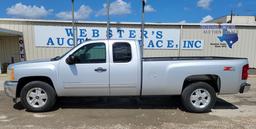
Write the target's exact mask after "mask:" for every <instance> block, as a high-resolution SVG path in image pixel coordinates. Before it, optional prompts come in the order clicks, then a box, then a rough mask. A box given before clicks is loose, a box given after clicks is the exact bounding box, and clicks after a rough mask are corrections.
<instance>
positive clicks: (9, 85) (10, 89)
mask: <svg viewBox="0 0 256 129" xmlns="http://www.w3.org/2000/svg"><path fill="white" fill-rule="evenodd" d="M17 85H18V82H16V81H6V82H4V91H5V94H6V95H7V96H9V97H11V98H13V99H16V88H17Z"/></svg>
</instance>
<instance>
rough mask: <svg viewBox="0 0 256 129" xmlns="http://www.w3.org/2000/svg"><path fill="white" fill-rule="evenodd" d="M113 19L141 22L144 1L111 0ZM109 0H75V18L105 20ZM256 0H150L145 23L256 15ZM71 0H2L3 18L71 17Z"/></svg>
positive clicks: (64, 18)
mask: <svg viewBox="0 0 256 129" xmlns="http://www.w3.org/2000/svg"><path fill="white" fill-rule="evenodd" d="M110 1H111V8H110V14H111V21H117V22H129V21H132V22H138V21H140V16H141V0H110ZM105 3H106V0H75V11H76V18H77V19H78V20H86V21H106V19H107V17H106V8H105V6H104V4H105ZM255 7H256V0H147V6H146V9H145V10H146V14H145V21H146V22H203V21H207V20H211V19H212V18H218V17H221V16H224V15H229V14H230V11H231V10H233V11H234V13H235V14H237V15H256V8H255ZM70 11H71V0H1V4H0V17H1V18H28V19H58V20H69V19H70V18H71V13H70Z"/></svg>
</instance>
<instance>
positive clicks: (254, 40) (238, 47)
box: [0, 20, 256, 67]
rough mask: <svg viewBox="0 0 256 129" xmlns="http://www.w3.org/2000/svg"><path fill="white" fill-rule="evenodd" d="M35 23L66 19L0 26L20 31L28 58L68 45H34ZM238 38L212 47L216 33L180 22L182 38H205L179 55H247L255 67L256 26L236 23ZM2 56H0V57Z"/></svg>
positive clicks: (170, 52) (161, 52) (148, 52)
mask: <svg viewBox="0 0 256 129" xmlns="http://www.w3.org/2000/svg"><path fill="white" fill-rule="evenodd" d="M34 25H50V26H67V25H71V24H68V23H55V22H47V23H45V22H38V21H37V22H32V21H29V22H28V21H17V22H16V21H1V20H0V28H5V29H9V30H15V31H19V32H23V37H24V43H25V49H26V58H27V59H28V60H31V59H37V58H50V57H54V56H57V55H62V54H63V53H65V52H66V51H68V50H69V49H70V48H46V47H35V43H34ZM79 26H94V27H99V26H101V27H102V26H105V25H104V24H81V23H80V24H79ZM111 26H112V27H132V28H139V27H140V26H139V25H132V24H130V25H117V24H115V25H111ZM146 28H165V29H166V28H170V29H173V28H180V25H166V26H163V25H161V26H158V25H150V26H149V25H146ZM236 29H237V30H238V35H239V41H238V42H237V43H236V44H234V47H233V48H232V49H230V48H215V47H214V46H212V45H210V43H212V42H216V43H220V41H219V40H218V38H217V36H219V35H218V34H211V35H209V34H204V33H203V30H202V29H201V28H200V26H199V25H197V26H196V25H193V26H191V25H183V30H182V32H181V34H180V35H181V39H201V40H204V48H203V49H202V50H181V56H233V57H248V58H249V61H250V66H251V67H256V56H255V53H256V52H255V50H256V27H252V26H251V27H241V26H237V27H236ZM144 51H145V52H144V54H145V55H144V56H146V57H153V56H161V57H162V56H178V53H179V51H178V50H164V49H162V50H149V49H145V50H144ZM0 58H1V57H0Z"/></svg>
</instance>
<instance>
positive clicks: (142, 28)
mask: <svg viewBox="0 0 256 129" xmlns="http://www.w3.org/2000/svg"><path fill="white" fill-rule="evenodd" d="M145 5H146V2H145V0H142V14H141V44H140V45H141V56H142V57H143V54H144V30H145V21H144V13H145Z"/></svg>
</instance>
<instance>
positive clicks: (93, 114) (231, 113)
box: [0, 78, 256, 129]
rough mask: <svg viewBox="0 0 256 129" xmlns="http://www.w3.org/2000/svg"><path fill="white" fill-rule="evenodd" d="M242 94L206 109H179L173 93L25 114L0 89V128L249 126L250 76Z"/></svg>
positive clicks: (71, 101)
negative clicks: (207, 110) (245, 89)
mask: <svg viewBox="0 0 256 129" xmlns="http://www.w3.org/2000/svg"><path fill="white" fill-rule="evenodd" d="M249 82H250V83H251V84H252V89H251V90H250V91H249V92H248V93H245V94H236V95H224V96H219V99H218V101H217V103H216V106H215V108H214V109H213V110H212V112H210V113H203V114H194V113H187V112H185V111H183V109H182V108H181V106H180V100H179V97H161V98H156V97H148V98H143V99H142V100H139V99H137V98H93V99H88V98H62V99H59V100H58V103H57V105H56V107H55V109H54V110H53V111H51V112H47V113H30V112H27V111H25V110H24V109H23V107H22V106H21V104H20V103H18V104H13V103H12V101H11V99H9V98H8V97H6V96H5V95H4V93H3V91H1V92H0V128H4V129H16V128H19V129H25V128H31V129H34V128H37V129H51V128H52V129H62V128H64V129H83V128H88V129H133V128H134V129H142V128H146V129H156V128H163V129H168V128H183V129H194V128H195V129H196V128H205V129H209V128H216V129H219V128H221V129H231V128H238V129H240V128H241V129H244V128H246V129H247V128H248V129H255V127H256V87H255V86H256V78H251V79H249ZM0 87H1V82H0Z"/></svg>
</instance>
